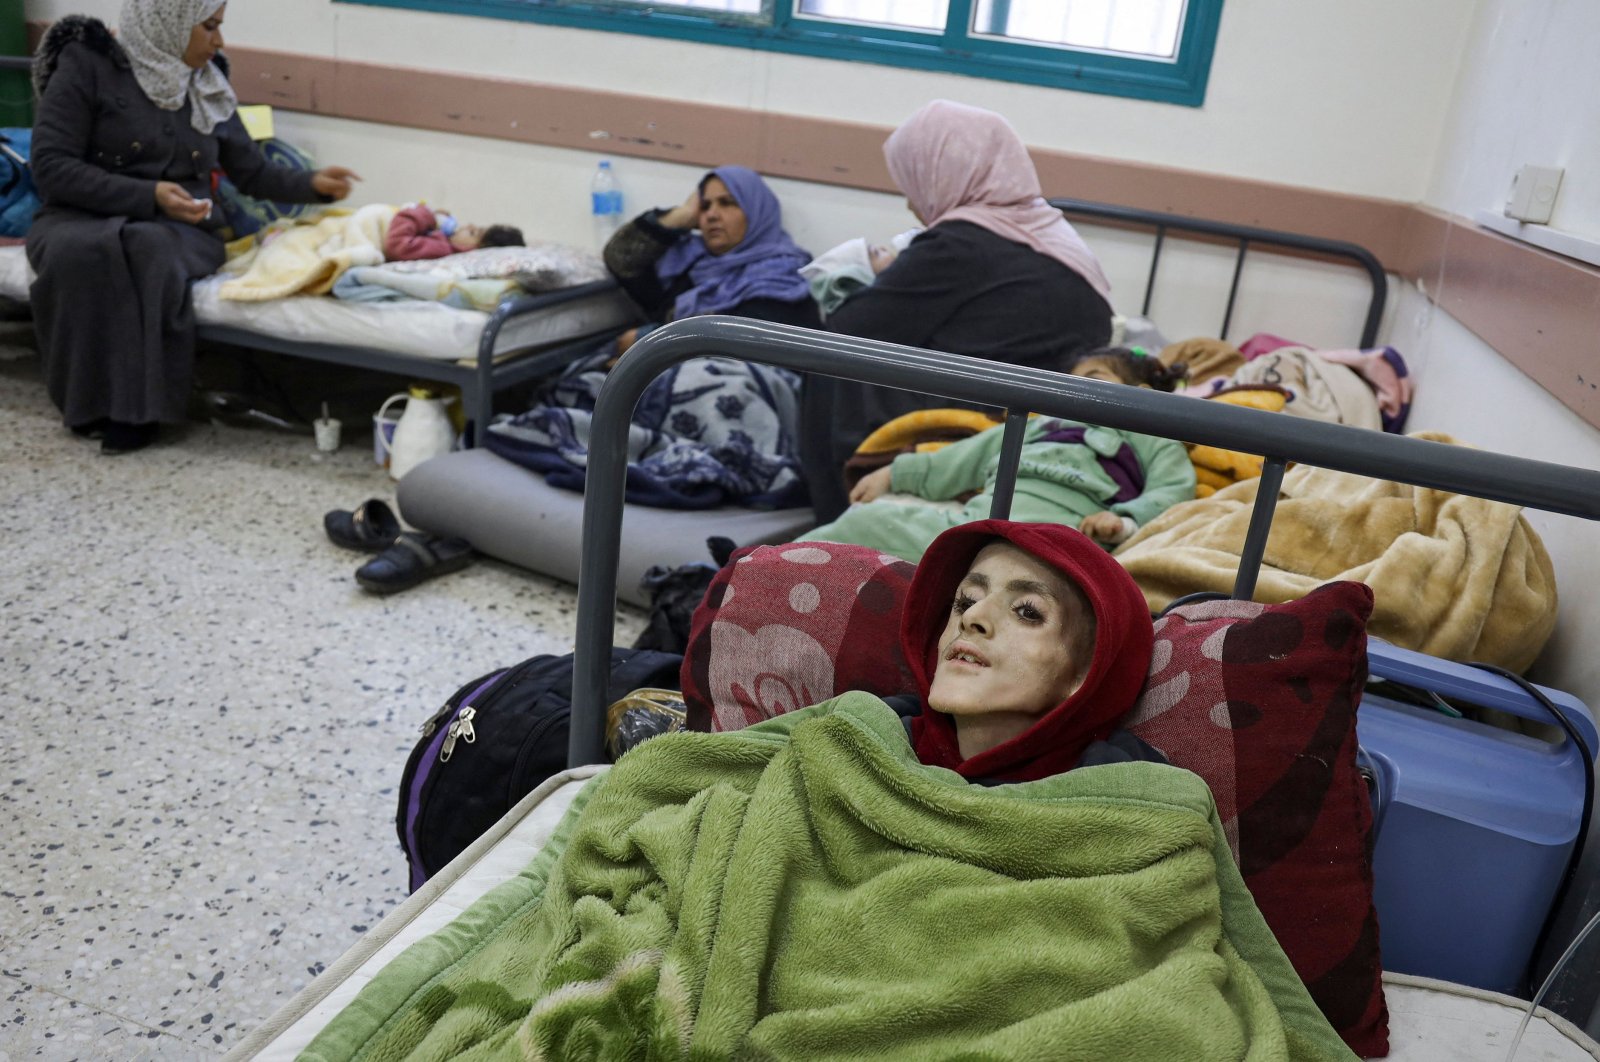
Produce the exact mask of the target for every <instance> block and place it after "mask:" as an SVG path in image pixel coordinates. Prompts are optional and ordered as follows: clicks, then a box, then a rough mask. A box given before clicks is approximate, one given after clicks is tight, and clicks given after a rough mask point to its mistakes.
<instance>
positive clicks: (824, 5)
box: [339, 0, 1222, 107]
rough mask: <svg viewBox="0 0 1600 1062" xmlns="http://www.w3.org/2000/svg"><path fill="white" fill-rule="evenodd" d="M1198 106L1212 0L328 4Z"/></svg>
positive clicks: (395, 0)
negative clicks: (436, 13)
mask: <svg viewBox="0 0 1600 1062" xmlns="http://www.w3.org/2000/svg"><path fill="white" fill-rule="evenodd" d="M339 2H342V3H359V4H369V5H375V6H380V7H400V8H411V9H414V10H424V11H442V12H454V13H459V14H470V15H483V16H489V17H496V18H508V19H518V20H523V21H529V22H544V23H549V24H552V25H562V26H576V27H581V28H585V29H598V30H607V31H611V32H617V33H636V34H643V35H646V36H660V37H675V38H678V39H683V40H696V41H704V42H706V43H711V44H722V45H730V46H733V47H746V48H758V49H763V50H768V51H780V52H790V53H794V54H800V55H814V56H819V57H822V58H828V59H844V60H853V61H858V62H867V63H878V64H882V65H887V66H900V67H909V68H914V69H923V70H937V71H942V72H946V73H954V74H965V75H968V76H972V77H984V78H992V79H995V80H1001V81H1018V82H1023V83H1027V84H1035V85H1048V86H1052V87H1056V88H1067V89H1075V90H1079V91H1084V92H1099V93H1105V94H1109V95H1115V96H1130V97H1134V98H1137V99H1148V100H1159V101H1163V102H1167V103H1178V104H1185V105H1188V106H1193V107H1198V106H1200V105H1201V104H1202V103H1204V102H1205V91H1206V80H1207V77H1208V76H1209V74H1210V69H1211V55H1212V51H1213V48H1214V47H1215V44H1216V37H1217V27H1218V24H1219V22H1220V20H1221V15H1222V0H339Z"/></svg>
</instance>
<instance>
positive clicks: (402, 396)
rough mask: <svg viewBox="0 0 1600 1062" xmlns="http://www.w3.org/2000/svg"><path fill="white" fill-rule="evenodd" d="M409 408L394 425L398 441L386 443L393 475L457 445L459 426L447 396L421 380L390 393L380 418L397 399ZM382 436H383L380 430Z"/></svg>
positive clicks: (408, 469) (381, 408) (380, 410)
mask: <svg viewBox="0 0 1600 1062" xmlns="http://www.w3.org/2000/svg"><path fill="white" fill-rule="evenodd" d="M402 400H404V401H405V404H406V408H405V410H404V411H403V412H402V413H401V414H400V420H399V422H398V423H396V424H395V426H394V441H393V442H392V443H389V444H387V446H386V447H385V448H386V449H387V450H388V455H389V475H391V476H393V477H394V478H395V479H399V478H400V477H401V476H404V475H405V474H406V473H407V472H410V471H411V470H412V469H413V468H415V467H416V466H417V465H419V464H421V463H422V462H424V461H426V460H427V459H428V458H430V457H438V456H439V455H440V454H447V453H449V452H450V451H451V449H453V448H454V447H455V443H456V430H455V427H454V426H453V425H451V423H450V414H449V412H448V411H447V410H446V409H445V400H444V399H442V398H440V397H439V396H438V395H436V394H435V393H434V392H433V391H431V390H429V389H428V388H426V387H423V386H421V385H419V384H413V385H412V386H411V389H410V390H408V391H402V392H400V393H399V394H397V395H390V396H389V397H388V398H387V399H385V400H384V403H383V405H381V406H379V407H378V419H379V420H380V421H381V420H382V419H383V415H384V414H385V413H387V412H388V410H389V407H390V406H391V405H393V404H394V403H396V402H399V401H402ZM378 438H379V439H380V440H381V439H382V438H383V437H382V435H381V434H380V435H379V436H378Z"/></svg>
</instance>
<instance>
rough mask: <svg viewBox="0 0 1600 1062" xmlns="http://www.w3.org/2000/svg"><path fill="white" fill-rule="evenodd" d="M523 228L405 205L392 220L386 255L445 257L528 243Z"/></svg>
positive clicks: (385, 242) (390, 257)
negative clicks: (471, 222)
mask: <svg viewBox="0 0 1600 1062" xmlns="http://www.w3.org/2000/svg"><path fill="white" fill-rule="evenodd" d="M526 246H527V241H526V240H524V239H523V238H522V230H521V229H518V228H514V227H512V226H510V225H489V226H483V225H469V224H464V223H462V222H459V221H457V220H456V218H455V216H454V215H452V214H450V213H447V212H446V211H443V210H431V209H429V208H428V207H427V206H425V205H424V204H422V203H417V204H414V205H411V206H406V207H402V208H401V209H400V210H399V211H398V212H397V213H396V214H395V216H394V220H393V221H391V222H389V231H388V232H387V233H386V234H385V235H384V238H383V257H384V259H385V260H386V261H390V262H413V261H416V260H417V259H420V258H443V257H445V256H446V255H451V254H459V253H460V252H462V251H476V250H477V249H478V248H480V247H526Z"/></svg>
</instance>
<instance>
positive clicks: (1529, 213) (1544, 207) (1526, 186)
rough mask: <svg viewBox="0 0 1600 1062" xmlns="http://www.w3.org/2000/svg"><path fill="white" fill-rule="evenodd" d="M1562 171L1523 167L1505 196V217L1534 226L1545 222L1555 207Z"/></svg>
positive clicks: (1553, 168)
mask: <svg viewBox="0 0 1600 1062" xmlns="http://www.w3.org/2000/svg"><path fill="white" fill-rule="evenodd" d="M1562 172H1563V171H1562V170H1561V168H1560V167H1557V166H1524V167H1522V168H1521V169H1520V170H1518V171H1517V175H1516V176H1515V177H1513V178H1511V191H1510V193H1509V194H1508V195H1507V196H1506V208H1505V215H1506V217H1508V218H1516V219H1517V220H1518V221H1521V222H1526V223H1529V224H1534V225H1543V224H1545V223H1546V222H1548V221H1549V220H1550V215H1551V213H1552V212H1554V210H1555V208H1556V193H1557V192H1559V191H1560V190H1561V174H1562Z"/></svg>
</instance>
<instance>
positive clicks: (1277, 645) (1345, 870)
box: [1126, 582, 1389, 1058]
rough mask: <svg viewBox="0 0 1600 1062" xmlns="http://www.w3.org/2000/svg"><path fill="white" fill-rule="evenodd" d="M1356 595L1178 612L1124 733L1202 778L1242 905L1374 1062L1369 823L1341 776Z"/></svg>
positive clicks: (1365, 607)
mask: <svg viewBox="0 0 1600 1062" xmlns="http://www.w3.org/2000/svg"><path fill="white" fill-rule="evenodd" d="M1371 612H1372V591H1371V590H1369V589H1368V588H1367V587H1366V586H1365V585H1363V584H1361V583H1353V582H1339V583H1329V584H1328V585H1326V586H1323V587H1319V588H1318V589H1316V590H1314V591H1313V592H1311V593H1310V594H1307V595H1306V596H1305V597H1304V598H1301V599H1300V600H1298V601H1291V602H1288V603H1286V604H1281V605H1262V604H1257V603H1255V602H1250V601H1208V602H1205V603H1203V604H1194V605H1182V606H1179V607H1178V608H1175V609H1173V610H1172V611H1171V612H1170V613H1169V614H1168V615H1166V616H1165V617H1163V618H1162V619H1160V620H1159V621H1157V623H1156V642H1155V652H1154V656H1153V658H1152V660H1151V663H1150V677H1149V679H1148V680H1147V681H1146V683H1145V688H1144V692H1143V693H1142V694H1141V695H1140V697H1139V703H1138V704H1137V705H1136V706H1135V707H1134V710H1133V713H1132V714H1131V715H1130V716H1129V717H1128V719H1127V721H1126V722H1127V726H1128V728H1129V729H1130V730H1132V731H1133V733H1135V734H1137V735H1138V736H1139V737H1141V738H1143V739H1144V740H1146V741H1148V742H1149V743H1150V744H1152V745H1154V746H1155V747H1156V748H1158V749H1160V750H1161V751H1162V752H1163V753H1165V754H1166V756H1167V758H1168V759H1169V760H1171V761H1172V763H1173V764H1174V765H1176V766H1178V767H1185V768H1187V769H1189V770H1191V771H1194V772H1195V773H1196V774H1198V775H1200V776H1201V777H1202V778H1204V779H1205V780H1206V781H1207V782H1208V783H1209V784H1210V786H1211V791H1212V793H1213V794H1214V795H1215V797H1216V801H1217V810H1218V812H1219V813H1220V815H1221V818H1222V823H1223V826H1224V828H1225V830H1226V832H1227V835H1228V841H1229V843H1230V844H1231V845H1232V846H1233V850H1234V855H1235V857H1236V858H1237V859H1238V863H1239V869H1240V870H1241V871H1242V873H1243V875H1244V880H1245V884H1246V885H1248V886H1249V887H1250V892H1251V894H1252V895H1253V896H1254V897H1255V901H1256V905H1257V906H1258V907H1260V908H1261V913H1262V915H1263V916H1265V918H1266V920H1267V924H1268V925H1269V926H1271V927H1272V931H1273V933H1274V934H1275V935H1276V936H1277V938H1278V942H1279V943H1280V944H1281V945H1282V946H1283V950H1284V952H1285V953H1287V954H1288V956H1289V960H1290V961H1291V962H1292V963H1293V964H1294V968H1295V970H1296V971H1297V972H1298V973H1299V974H1300V978H1301V980H1303V981H1304V982H1305V983H1306V987H1307V988H1309V989H1310V990H1311V996H1312V998H1313V999H1315V1000H1316V1001H1317V1005H1318V1006H1319V1007H1321V1008H1322V1012H1323V1013H1324V1014H1325V1015H1327V1017H1328V1020H1329V1021H1330V1022H1332V1023H1333V1026H1334V1028H1336V1029H1338V1030H1339V1033H1340V1035H1341V1036H1343V1037H1344V1040H1345V1042H1346V1043H1347V1044H1349V1045H1350V1047H1351V1049H1352V1050H1354V1051H1355V1052H1356V1053H1357V1054H1359V1055H1362V1056H1363V1057H1367V1058H1372V1057H1378V1056H1382V1055H1386V1054H1388V1052H1389V1013H1388V1008H1387V1006H1386V1004H1385V1003H1384V998H1383V985H1382V982H1381V978H1382V975H1383V970H1382V967H1381V964H1380V961H1379V953H1378V921H1377V912H1376V911H1375V910H1374V908H1373V905H1372V808H1371V805H1370V804H1369V803H1368V799H1367V788H1366V784H1365V782H1364V781H1363V779H1362V777H1361V775H1360V774H1359V773H1358V772H1357V769H1356V707H1357V705H1358V704H1359V703H1360V701H1361V693H1362V689H1363V688H1364V686H1365V684H1366V677H1367V656H1366V644H1367V635H1366V622H1367V617H1368V616H1369V615H1370V614H1371Z"/></svg>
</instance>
